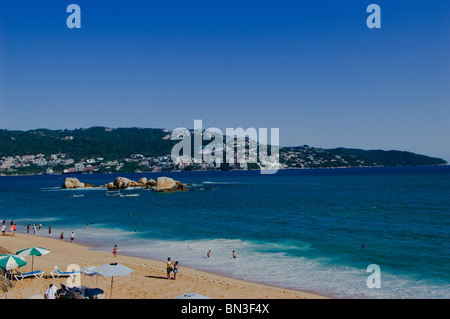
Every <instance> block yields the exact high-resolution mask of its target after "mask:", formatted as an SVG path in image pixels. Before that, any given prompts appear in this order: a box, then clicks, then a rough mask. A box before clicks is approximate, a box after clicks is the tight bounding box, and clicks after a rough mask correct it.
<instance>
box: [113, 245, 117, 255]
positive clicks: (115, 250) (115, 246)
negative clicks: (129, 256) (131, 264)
mask: <svg viewBox="0 0 450 319" xmlns="http://www.w3.org/2000/svg"><path fill="white" fill-rule="evenodd" d="M113 254H114V257H117V245H114V248H113Z"/></svg>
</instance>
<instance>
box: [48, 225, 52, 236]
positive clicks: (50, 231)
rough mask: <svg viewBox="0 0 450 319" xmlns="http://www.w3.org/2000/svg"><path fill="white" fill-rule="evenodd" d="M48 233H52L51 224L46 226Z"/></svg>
mask: <svg viewBox="0 0 450 319" xmlns="http://www.w3.org/2000/svg"><path fill="white" fill-rule="evenodd" d="M48 235H49V236H51V235H52V226H48Z"/></svg>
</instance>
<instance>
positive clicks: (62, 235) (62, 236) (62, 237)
mask: <svg viewBox="0 0 450 319" xmlns="http://www.w3.org/2000/svg"><path fill="white" fill-rule="evenodd" d="M59 237H60V238H61V240H63V239H64V232H62V233H61V235H59Z"/></svg>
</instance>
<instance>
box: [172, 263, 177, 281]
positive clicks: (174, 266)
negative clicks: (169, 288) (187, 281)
mask: <svg viewBox="0 0 450 319" xmlns="http://www.w3.org/2000/svg"><path fill="white" fill-rule="evenodd" d="M177 273H178V260H177V261H176V262H175V264H174V265H173V280H175V279H177Z"/></svg>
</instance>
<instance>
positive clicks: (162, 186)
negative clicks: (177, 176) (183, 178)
mask: <svg viewBox="0 0 450 319" xmlns="http://www.w3.org/2000/svg"><path fill="white" fill-rule="evenodd" d="M153 191H154V192H158V193H169V192H186V191H188V188H187V186H186V185H184V184H183V183H181V182H179V181H175V180H173V179H172V178H170V177H158V180H157V181H156V188H154V189H153Z"/></svg>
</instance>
